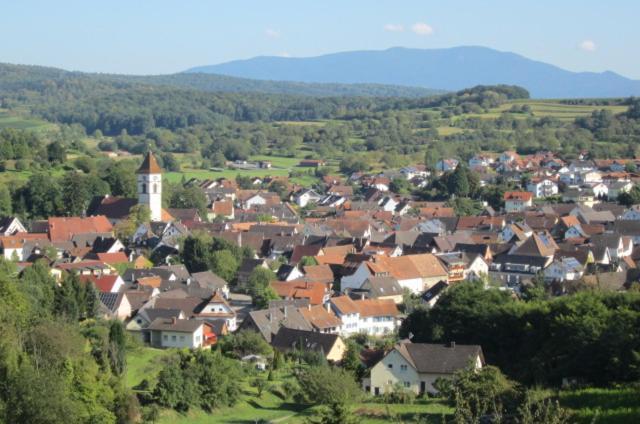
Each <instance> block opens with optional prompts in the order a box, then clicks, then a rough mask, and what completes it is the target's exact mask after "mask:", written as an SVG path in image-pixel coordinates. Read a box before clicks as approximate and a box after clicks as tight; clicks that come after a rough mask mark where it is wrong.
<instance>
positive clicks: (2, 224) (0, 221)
mask: <svg viewBox="0 0 640 424" xmlns="http://www.w3.org/2000/svg"><path fill="white" fill-rule="evenodd" d="M26 232H27V229H26V228H25V227H24V225H22V222H20V220H19V219H18V218H17V217H15V216H5V217H4V218H0V236H12V235H14V234H16V233H26Z"/></svg>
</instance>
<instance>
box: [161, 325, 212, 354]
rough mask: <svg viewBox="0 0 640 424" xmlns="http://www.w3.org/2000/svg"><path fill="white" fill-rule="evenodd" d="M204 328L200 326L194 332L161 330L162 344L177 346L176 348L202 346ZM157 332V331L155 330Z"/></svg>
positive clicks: (164, 345)
mask: <svg viewBox="0 0 640 424" xmlns="http://www.w3.org/2000/svg"><path fill="white" fill-rule="evenodd" d="M202 328H203V326H200V327H199V328H198V329H197V330H196V331H194V332H193V334H190V333H183V332H177V331H161V332H159V333H160V346H162V347H167V348H169V347H175V348H180V349H182V348H189V349H193V348H196V347H200V346H202ZM154 333H155V331H154Z"/></svg>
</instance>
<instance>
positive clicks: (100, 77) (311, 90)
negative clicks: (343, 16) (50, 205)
mask: <svg viewBox="0 0 640 424" xmlns="http://www.w3.org/2000/svg"><path fill="white" fill-rule="evenodd" d="M68 79H74V80H78V79H83V80H92V81H102V82H118V83H123V84H131V85H147V86H165V87H173V88H181V89H189V90H196V91H202V92H212V93H261V94H283V95H296V96H314V97H330V96H335V97H360V96H362V97H407V98H416V97H425V96H431V95H434V94H440V93H442V92H443V90H432V89H429V88H424V87H408V86H406V85H385V84H375V83H366V84H364V83H362V84H339V83H303V82H287V81H259V80H252V79H247V78H237V77H231V76H226V75H212V74H193V73H190V74H185V73H182V74H172V75H115V74H91V73H82V72H68V71H65V70H62V69H56V68H48V67H41V66H24V65H12V64H1V63H0V90H3V89H4V90H6V89H15V88H24V87H26V88H30V87H31V85H33V84H38V83H41V82H43V81H64V80H68Z"/></svg>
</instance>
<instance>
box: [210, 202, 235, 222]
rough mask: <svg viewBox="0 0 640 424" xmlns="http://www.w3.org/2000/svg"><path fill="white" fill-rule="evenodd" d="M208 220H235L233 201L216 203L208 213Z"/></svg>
mask: <svg viewBox="0 0 640 424" xmlns="http://www.w3.org/2000/svg"><path fill="white" fill-rule="evenodd" d="M207 218H209V219H210V220H214V219H216V218H223V219H234V218H235V209H234V207H233V200H231V199H224V200H216V201H214V202H213V203H212V204H211V207H210V209H209V211H208V213H207Z"/></svg>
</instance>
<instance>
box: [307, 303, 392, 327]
mask: <svg viewBox="0 0 640 424" xmlns="http://www.w3.org/2000/svg"><path fill="white" fill-rule="evenodd" d="M394 305H395V304H394ZM299 311H300V313H301V314H302V316H303V317H304V318H305V319H306V320H307V321H308V322H309V323H310V324H311V325H312V326H313V327H315V328H316V329H318V330H323V329H327V328H338V327H340V325H341V324H342V321H340V319H339V318H338V317H337V316H335V314H333V313H332V312H328V311H327V310H326V308H325V307H324V306H323V305H316V306H310V307H309V308H300V309H299Z"/></svg>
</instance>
